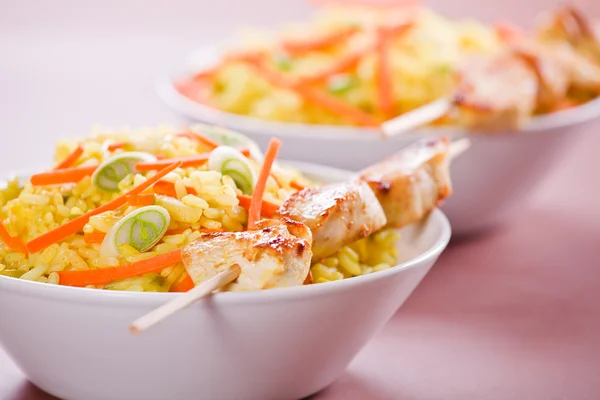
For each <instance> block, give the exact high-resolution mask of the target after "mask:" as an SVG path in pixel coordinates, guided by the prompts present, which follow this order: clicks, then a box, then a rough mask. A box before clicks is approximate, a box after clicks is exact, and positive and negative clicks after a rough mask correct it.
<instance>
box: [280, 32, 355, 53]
mask: <svg viewBox="0 0 600 400" xmlns="http://www.w3.org/2000/svg"><path fill="white" fill-rule="evenodd" d="M358 30H359V28H358V27H356V26H349V27H345V28H342V29H340V30H338V31H336V32H331V33H329V34H326V35H323V36H321V37H317V38H312V39H306V40H285V41H284V42H283V43H282V45H281V46H282V47H283V49H284V50H285V51H286V52H288V53H290V54H299V53H306V52H309V51H314V50H322V49H326V48H328V47H331V46H333V45H336V44H338V43H340V42H343V41H344V40H346V39H348V38H349V37H350V36H352V35H354V34H355V33H356V32H357V31H358Z"/></svg>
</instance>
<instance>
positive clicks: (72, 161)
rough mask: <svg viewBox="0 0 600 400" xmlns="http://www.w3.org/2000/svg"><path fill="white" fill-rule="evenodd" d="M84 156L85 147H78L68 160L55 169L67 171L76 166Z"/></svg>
mask: <svg viewBox="0 0 600 400" xmlns="http://www.w3.org/2000/svg"><path fill="white" fill-rule="evenodd" d="M82 154H83V147H81V145H78V146H77V148H76V149H75V150H74V151H73V152H72V153H71V154H69V156H68V157H67V158H65V159H64V160H63V161H62V162H60V163H59V164H58V165H57V166H56V167H54V169H55V170H56V169H65V168H69V167H71V166H72V165H73V164H75V162H77V160H79V157H81V155H82Z"/></svg>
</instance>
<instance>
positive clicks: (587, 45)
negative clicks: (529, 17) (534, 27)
mask: <svg viewBox="0 0 600 400" xmlns="http://www.w3.org/2000/svg"><path fill="white" fill-rule="evenodd" d="M538 37H539V38H540V40H542V41H544V42H566V43H568V44H569V45H571V46H573V48H574V49H575V50H576V51H577V52H578V53H579V54H581V55H582V56H584V57H587V58H589V59H590V60H593V61H594V62H595V63H596V64H600V25H598V23H595V22H594V21H590V20H589V19H588V18H587V17H586V16H585V15H584V13H583V12H581V11H580V10H578V9H576V8H575V7H572V6H568V5H567V6H563V7H561V8H559V9H558V10H557V11H555V12H554V13H552V14H550V15H548V16H546V18H544V19H543V20H542V22H541V23H540V24H539V26H538Z"/></svg>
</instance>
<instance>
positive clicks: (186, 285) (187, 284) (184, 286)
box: [170, 272, 196, 293]
mask: <svg viewBox="0 0 600 400" xmlns="http://www.w3.org/2000/svg"><path fill="white" fill-rule="evenodd" d="M185 275H186V276H185V278H183V280H182V281H181V282H179V283H178V284H176V285H173V286H172V287H171V290H170V291H171V292H176V293H183V292H189V291H190V290H192V289H193V288H194V287H195V286H196V285H194V281H193V280H192V278H191V277H190V275H189V274H188V273H187V272H186V273H185Z"/></svg>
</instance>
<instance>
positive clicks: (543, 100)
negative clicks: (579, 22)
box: [382, 35, 600, 136]
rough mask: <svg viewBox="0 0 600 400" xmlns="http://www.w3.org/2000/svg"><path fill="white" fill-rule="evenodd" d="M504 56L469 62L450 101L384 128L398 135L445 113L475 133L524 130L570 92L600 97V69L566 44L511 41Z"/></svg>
mask: <svg viewBox="0 0 600 400" xmlns="http://www.w3.org/2000/svg"><path fill="white" fill-rule="evenodd" d="M507 41H508V43H507V44H508V47H507V48H506V50H505V51H504V52H501V53H499V54H496V55H494V56H491V57H479V58H473V59H471V60H469V62H468V63H466V64H465V67H463V68H462V69H461V71H459V73H458V77H459V83H458V85H457V88H456V91H455V93H454V94H453V95H452V96H450V97H449V98H445V99H440V100H436V101H434V102H432V103H429V104H427V105H425V106H423V107H420V108H418V109H415V110H413V111H411V112H409V113H406V114H403V115H401V116H399V117H396V118H394V119H392V120H389V121H387V122H385V123H384V124H382V130H383V132H384V133H385V134H386V135H387V136H396V135H400V134H403V133H406V132H410V131H411V130H413V129H416V128H418V127H421V126H423V125H425V124H428V123H431V122H433V121H435V120H437V119H439V118H441V117H443V116H445V115H450V116H454V117H455V119H456V121H457V122H459V123H460V124H461V125H463V126H466V127H467V128H469V129H483V130H487V131H498V130H506V129H519V128H521V127H522V126H523V124H524V122H526V121H527V120H528V119H529V118H530V117H531V115H533V114H534V113H535V112H549V111H554V110H555V109H557V107H558V106H559V105H560V102H561V101H562V100H564V99H565V98H566V97H567V94H568V93H572V94H575V95H577V96H580V97H582V98H587V97H592V96H596V95H598V94H599V93H600V66H599V65H596V64H594V62H592V61H591V60H590V59H588V58H586V57H584V56H583V55H581V54H579V53H578V52H577V51H576V48H573V47H571V46H569V45H567V44H566V43H557V42H547V43H540V42H535V41H533V40H529V39H527V38H526V37H518V35H517V37H514V35H513V37H511V38H507Z"/></svg>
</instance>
